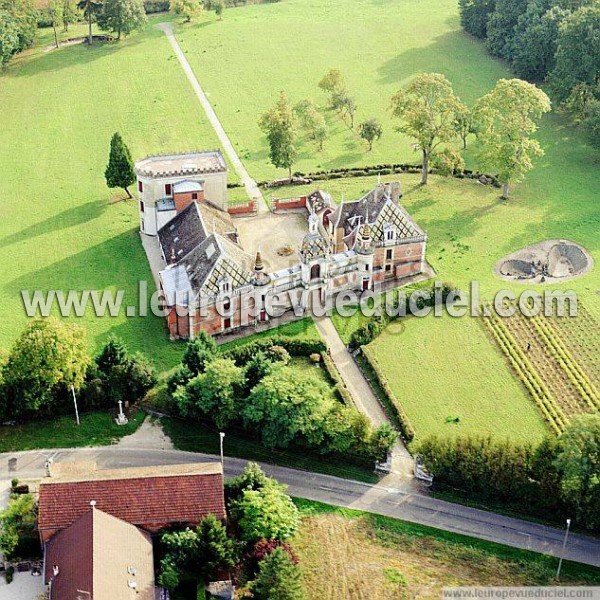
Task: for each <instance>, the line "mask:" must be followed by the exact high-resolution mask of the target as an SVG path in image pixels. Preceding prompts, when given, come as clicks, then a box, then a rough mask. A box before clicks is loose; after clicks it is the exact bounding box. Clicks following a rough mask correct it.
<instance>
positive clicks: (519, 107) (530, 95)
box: [474, 79, 551, 198]
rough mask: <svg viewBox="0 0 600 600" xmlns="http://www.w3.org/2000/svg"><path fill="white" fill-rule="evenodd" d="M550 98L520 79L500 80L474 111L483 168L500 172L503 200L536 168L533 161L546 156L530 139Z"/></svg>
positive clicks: (547, 110)
mask: <svg viewBox="0 0 600 600" xmlns="http://www.w3.org/2000/svg"><path fill="white" fill-rule="evenodd" d="M550 109H551V105H550V99H549V98H548V96H547V95H546V94H545V93H544V92H543V91H542V90H540V89H539V88H537V87H536V86H535V85H533V84H531V83H527V82H526V81H522V80H520V79H501V80H500V81H498V83H497V84H496V87H494V89H493V90H492V91H491V92H489V93H488V94H486V95H485V96H483V97H482V98H480V99H479V100H478V101H477V103H476V105H475V108H474V121H475V123H476V129H477V137H478V140H479V142H480V144H481V151H480V152H479V159H480V161H481V163H482V165H483V166H484V167H485V168H487V169H491V170H494V171H495V172H497V173H498V180H499V181H500V182H501V183H502V184H503V190H502V197H503V198H508V196H509V188H510V185H511V184H512V183H516V182H518V181H520V180H521V179H523V177H524V176H525V173H527V172H528V171H530V170H531V169H532V168H533V159H534V158H535V157H539V156H543V154H544V151H543V150H542V148H541V146H540V144H539V142H538V141H537V140H535V139H533V138H532V137H531V135H532V134H533V133H535V131H536V130H537V128H538V122H539V120H540V118H541V117H542V115H543V114H545V113H547V112H549V111H550Z"/></svg>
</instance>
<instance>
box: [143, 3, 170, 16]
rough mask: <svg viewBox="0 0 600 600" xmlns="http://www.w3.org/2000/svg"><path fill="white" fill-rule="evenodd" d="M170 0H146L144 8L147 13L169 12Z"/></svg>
mask: <svg viewBox="0 0 600 600" xmlns="http://www.w3.org/2000/svg"><path fill="white" fill-rule="evenodd" d="M169 5H170V2H169V0H144V10H145V11H146V14H147V15H152V14H154V13H160V12H169Z"/></svg>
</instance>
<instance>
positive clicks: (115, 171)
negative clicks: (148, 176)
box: [104, 133, 135, 198]
mask: <svg viewBox="0 0 600 600" xmlns="http://www.w3.org/2000/svg"><path fill="white" fill-rule="evenodd" d="M104 176H105V177H106V184H107V185H108V187H109V188H116V187H119V188H122V189H123V190H125V192H127V195H128V196H129V198H133V196H132V195H131V192H130V191H129V186H130V185H132V184H133V183H135V172H134V170H133V159H132V158H131V152H130V151H129V148H128V147H127V145H126V144H125V142H124V141H123V138H122V137H121V134H120V133H115V134H114V135H113V137H112V139H111V141H110V155H109V158H108V165H107V167H106V171H105V172H104Z"/></svg>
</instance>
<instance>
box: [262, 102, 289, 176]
mask: <svg viewBox="0 0 600 600" xmlns="http://www.w3.org/2000/svg"><path fill="white" fill-rule="evenodd" d="M258 124H259V127H260V128H261V130H262V131H263V132H264V133H265V135H266V136H267V142H268V144H269V157H270V159H271V163H272V164H273V165H274V166H275V167H278V168H280V169H287V170H288V174H289V178H290V179H291V178H292V166H293V165H294V163H295V162H296V159H297V157H298V149H297V147H296V139H297V123H296V117H295V115H294V111H293V110H292V107H291V106H290V103H289V101H288V99H287V96H286V95H285V92H281V94H280V96H279V100H278V101H277V103H276V104H275V106H274V107H273V108H271V109H270V110H268V111H267V112H266V113H265V114H264V115H263V116H262V117H261V118H260V120H259V122H258Z"/></svg>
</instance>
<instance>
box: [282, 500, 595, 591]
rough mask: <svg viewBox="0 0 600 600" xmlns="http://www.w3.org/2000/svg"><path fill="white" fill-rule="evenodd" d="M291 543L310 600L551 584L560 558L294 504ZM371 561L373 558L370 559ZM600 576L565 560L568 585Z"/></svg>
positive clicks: (314, 504)
mask: <svg viewBox="0 0 600 600" xmlns="http://www.w3.org/2000/svg"><path fill="white" fill-rule="evenodd" d="M295 502H296V504H297V506H298V507H299V509H300V513H301V515H302V521H301V526H300V531H299V533H298V534H297V535H296V537H295V538H294V539H293V540H292V543H293V545H294V548H295V549H296V551H297V553H298V555H299V558H300V568H301V570H302V572H303V575H304V582H305V585H306V588H307V592H308V597H309V598H310V600H313V599H314V600H317V599H319V600H320V599H321V598H367V597H368V598H369V599H370V600H388V599H392V598H396V599H400V598H439V597H440V596H441V594H442V589H443V588H444V587H447V586H448V587H452V586H461V585H464V586H487V585H494V586H498V585H501V586H511V585H512V586H530V585H549V584H553V583H555V581H554V580H553V577H554V574H555V573H556V564H557V560H556V558H553V557H550V556H544V555H540V554H535V553H532V552H528V551H525V550H519V549H516V548H510V547H508V546H501V545H499V544H494V543H491V542H486V541H483V540H477V539H474V538H469V537H466V536H462V535H458V534H454V533H449V532H445V531H441V530H438V529H433V528H430V527H425V526H422V525H416V524H413V523H407V522H405V521H400V520H397V519H392V518H389V517H383V516H380V515H374V514H369V513H365V512H361V511H355V510H348V509H343V508H337V507H333V506H329V505H326V504H321V503H318V502H312V501H309V500H301V499H295ZM365 557H368V560H365ZM599 582H600V570H598V569H595V568H593V567H587V566H585V565H580V564H577V563H572V562H564V563H563V568H562V570H561V584H562V585H598V583H599Z"/></svg>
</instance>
